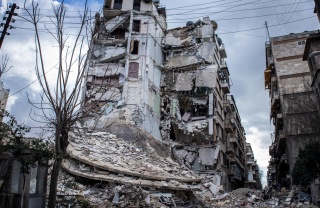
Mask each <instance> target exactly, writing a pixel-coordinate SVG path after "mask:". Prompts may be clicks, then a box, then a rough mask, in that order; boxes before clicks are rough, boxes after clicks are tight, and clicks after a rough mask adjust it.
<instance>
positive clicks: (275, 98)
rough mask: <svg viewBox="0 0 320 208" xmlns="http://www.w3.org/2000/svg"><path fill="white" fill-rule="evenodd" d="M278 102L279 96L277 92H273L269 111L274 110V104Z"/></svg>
mask: <svg viewBox="0 0 320 208" xmlns="http://www.w3.org/2000/svg"><path fill="white" fill-rule="evenodd" d="M279 102H280V96H279V92H278V91H274V92H273V96H272V98H271V109H276V108H275V107H276V104H278V103H279Z"/></svg>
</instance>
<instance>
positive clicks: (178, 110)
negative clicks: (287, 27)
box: [83, 0, 247, 191]
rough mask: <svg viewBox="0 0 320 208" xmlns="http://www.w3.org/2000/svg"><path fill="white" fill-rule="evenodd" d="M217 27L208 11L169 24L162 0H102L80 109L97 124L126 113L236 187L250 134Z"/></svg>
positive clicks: (175, 152) (179, 155) (190, 163)
mask: <svg viewBox="0 0 320 208" xmlns="http://www.w3.org/2000/svg"><path fill="white" fill-rule="evenodd" d="M216 29H217V23H216V22H214V21H212V20H210V19H209V18H208V17H205V18H203V19H201V20H198V21H196V22H191V21H189V22H187V23H186V26H185V27H181V28H174V29H170V30H167V25H166V12H165V9H164V8H162V7H160V4H159V1H150V0H149V1H148V0H139V1H138V0H105V1H104V12H103V17H100V16H99V15H96V29H95V30H96V34H95V35H94V37H93V43H92V46H91V55H90V57H89V60H88V68H87V74H86V82H85V88H84V96H83V100H84V101H85V102H84V103H85V104H84V105H83V110H84V111H88V112H89V111H95V112H98V113H100V114H101V115H102V116H101V118H99V123H98V124H97V125H96V126H97V127H103V126H109V124H110V125H113V124H115V122H119V121H125V122H128V123H129V124H130V125H132V126H135V127H137V128H138V129H141V130H144V131H145V132H147V133H148V134H150V135H151V136H153V137H154V138H156V139H157V140H159V141H163V142H167V143H169V144H170V148H171V149H170V150H172V151H171V152H172V157H174V158H175V159H176V161H178V163H180V164H181V165H184V166H187V167H188V168H189V169H191V170H193V171H195V172H197V173H198V174H200V175H201V174H208V175H211V176H215V177H218V176H219V177H218V178H217V179H216V180H219V183H217V184H220V182H221V184H222V186H223V187H224V189H225V190H226V191H231V190H233V189H236V188H239V187H244V185H245V181H246V178H247V172H246V138H245V131H244V128H243V126H242V124H241V119H240V115H239V112H238V109H237V107H236V103H235V99H234V97H233V96H232V95H229V94H230V83H229V76H230V74H229V69H228V66H227V64H226V62H225V59H226V58H227V54H226V50H225V48H224V44H223V42H222V40H221V39H220V38H219V37H218V36H217V35H216V33H215V30H216ZM212 186H214V185H212ZM211 189H212V190H215V191H217V190H218V187H215V188H211Z"/></svg>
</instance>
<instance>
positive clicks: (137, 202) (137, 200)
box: [58, 171, 204, 208]
mask: <svg viewBox="0 0 320 208" xmlns="http://www.w3.org/2000/svg"><path fill="white" fill-rule="evenodd" d="M58 204H59V205H60V206H64V207H77V208H81V207H84V205H87V206H88V205H91V206H93V207H95V208H105V207H163V208H165V207H180V208H182V207H186V208H192V207H204V204H203V203H202V202H201V201H198V200H196V199H195V198H194V195H193V193H192V192H189V191H185V192H184V191H175V190H172V191H171V192H169V191H161V190H156V189H144V188H143V187H141V186H139V185H137V186H132V185H117V184H115V183H108V182H103V181H97V180H88V179H85V178H79V177H73V176H70V175H69V174H67V173H66V172H64V171H62V173H61V174H60V176H59V183H58Z"/></svg>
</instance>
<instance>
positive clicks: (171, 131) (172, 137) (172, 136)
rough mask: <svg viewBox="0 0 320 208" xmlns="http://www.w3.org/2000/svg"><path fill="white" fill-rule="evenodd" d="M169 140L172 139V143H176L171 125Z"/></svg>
mask: <svg viewBox="0 0 320 208" xmlns="http://www.w3.org/2000/svg"><path fill="white" fill-rule="evenodd" d="M170 139H172V141H176V134H175V133H174V130H173V126H172V124H171V128H170Z"/></svg>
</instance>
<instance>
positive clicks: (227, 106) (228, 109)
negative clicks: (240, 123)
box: [223, 99, 232, 113]
mask: <svg viewBox="0 0 320 208" xmlns="http://www.w3.org/2000/svg"><path fill="white" fill-rule="evenodd" d="M223 107H224V110H225V111H226V112H227V113H232V109H231V105H230V101H229V100H228V99H224V100H223Z"/></svg>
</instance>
